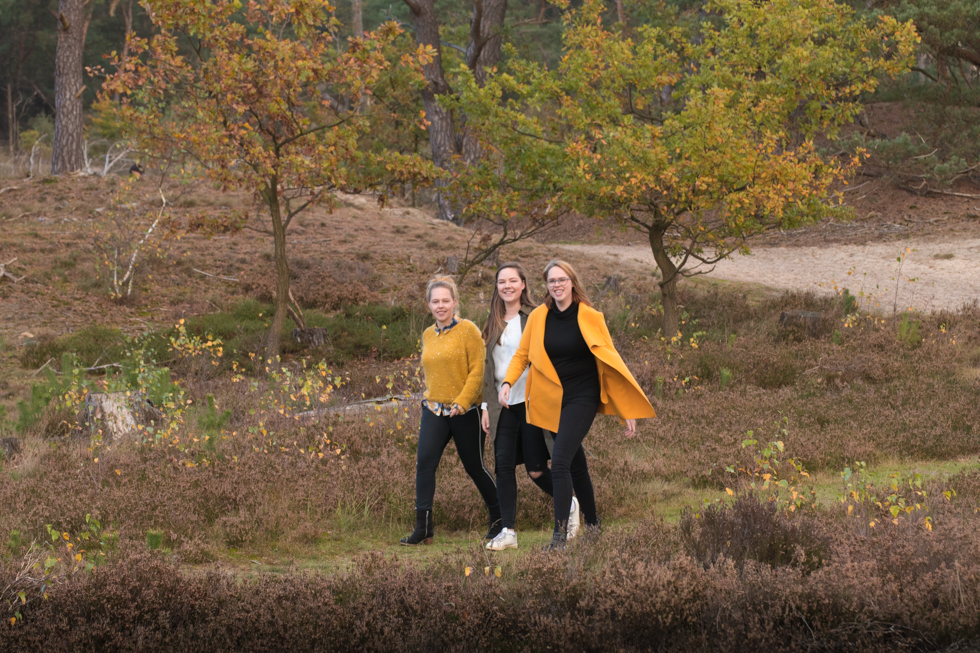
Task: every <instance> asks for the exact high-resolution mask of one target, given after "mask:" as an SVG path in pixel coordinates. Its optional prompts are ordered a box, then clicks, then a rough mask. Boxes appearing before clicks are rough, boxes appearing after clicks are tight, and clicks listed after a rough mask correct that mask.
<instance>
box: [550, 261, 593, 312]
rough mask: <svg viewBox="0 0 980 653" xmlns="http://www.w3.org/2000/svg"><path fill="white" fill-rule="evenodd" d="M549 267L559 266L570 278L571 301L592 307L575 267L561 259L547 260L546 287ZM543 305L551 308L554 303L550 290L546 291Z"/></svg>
mask: <svg viewBox="0 0 980 653" xmlns="http://www.w3.org/2000/svg"><path fill="white" fill-rule="evenodd" d="M551 268H561V269H562V270H564V271H565V274H567V275H568V278H569V279H571V280H572V301H573V302H577V303H579V304H585V305H586V306H588V307H589V308H591V307H592V302H591V301H589V296H588V295H586V294H585V287H584V286H583V285H582V282H581V281H580V280H579V278H578V274H577V273H576V272H575V268H573V267H572V266H571V264H570V263H566V262H565V261H562V260H561V259H557V258H553V259H551V260H550V261H549V262H548V265H546V266H544V275H543V276H544V287H545V289H547V288H548V273H549V272H551ZM544 303H545V306H547V307H548V308H551V307H552V306H554V305H555V298H554V297H552V296H551V291H550V290H549V291H548V295H547V297H545V298H544Z"/></svg>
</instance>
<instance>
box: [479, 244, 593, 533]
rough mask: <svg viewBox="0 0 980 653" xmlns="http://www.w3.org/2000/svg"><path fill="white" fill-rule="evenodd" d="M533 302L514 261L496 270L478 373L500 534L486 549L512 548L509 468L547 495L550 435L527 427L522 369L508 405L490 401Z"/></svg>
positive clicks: (573, 520) (572, 521)
mask: <svg viewBox="0 0 980 653" xmlns="http://www.w3.org/2000/svg"><path fill="white" fill-rule="evenodd" d="M535 306H536V304H534V303H533V302H532V301H531V298H530V296H529V294H528V289H527V276H526V275H525V273H524V268H523V267H521V265H520V263H505V264H503V265H501V266H500V267H499V268H497V277H496V285H495V287H494V290H493V297H491V299H490V316H489V317H488V318H487V323H486V326H484V327H483V340H484V343H485V344H486V350H487V354H486V364H485V365H484V368H483V369H484V374H483V396H484V398H487V399H489V401H488V402H484V404H483V416H482V422H483V430H484V431H486V432H487V433H488V434H489V435H490V437H491V438H492V441H493V450H494V459H495V462H496V466H495V469H494V472H495V474H496V477H497V496H498V498H499V500H500V513H501V518H502V522H503V530H502V531H501V532H500V534H499V535H498V536H497V537H495V538H494V539H492V540H491V541H490V542H488V543H487V548H488V549H490V550H492V551H501V550H503V549H511V548H517V532H516V530H515V522H516V520H517V476H516V474H515V469H516V467H517V465H520V464H522V463H523V465H524V469H525V470H526V471H527V475H528V476H529V477H530V479H531V480H532V481H533V482H534V484H535V485H537V486H538V487H539V488H541V490H542V491H543V492H545V493H546V494H548V495H549V496H553V488H552V483H551V470H550V469H548V459H549V458H550V457H551V454H550V449H551V446H552V443H553V442H554V440H553V439H552V438H551V434H550V433H548V432H547V431H544V430H542V429H541V428H539V427H537V426H533V425H531V424H528V422H527V411H526V410H525V406H524V385H525V382H526V380H527V370H525V372H524V374H523V375H522V376H521V378H520V379H519V380H518V381H517V383H515V384H514V386H513V387H512V388H511V391H510V397H511V400H510V403H509V406H508V407H507V408H503V407H502V406H501V405H500V404H499V402H497V400H496V397H497V395H498V394H499V392H500V385H501V383H503V380H504V375H505V374H506V373H507V368H508V367H510V361H511V359H512V358H513V357H514V353H515V352H516V351H517V348H518V347H519V346H520V344H521V334H522V333H523V331H524V325H525V324H526V323H527V316H528V315H529V314H530V313H531V310H533V309H534V308H535ZM568 521H569V537H571V536H572V534H573V533H574V531H575V530H576V529H577V526H578V504H577V502H575V500H574V499H573V501H572V508H571V511H570V513H569V520H568Z"/></svg>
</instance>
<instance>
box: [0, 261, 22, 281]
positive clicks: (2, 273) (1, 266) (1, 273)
mask: <svg viewBox="0 0 980 653" xmlns="http://www.w3.org/2000/svg"><path fill="white" fill-rule="evenodd" d="M16 260H17V258H16V257H14V258H12V259H10V260H9V261H7V262H6V263H0V279H3V278H4V277H7V278H8V279H10V280H11V281H13V282H14V283H17V282H18V281H21V280H23V278H24V277H15V276H14V275H12V274H11V273H9V272H7V266H8V265H10V264H11V263H13V262H14V261H16Z"/></svg>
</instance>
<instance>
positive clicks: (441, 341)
mask: <svg viewBox="0 0 980 653" xmlns="http://www.w3.org/2000/svg"><path fill="white" fill-rule="evenodd" d="M425 300H426V302H427V303H428V305H429V310H430V311H431V312H432V317H434V318H435V321H436V323H435V324H434V325H432V326H430V327H429V328H428V329H426V330H425V331H424V332H423V333H422V369H423V370H424V372H425V394H424V397H425V398H424V399H423V401H422V423H421V425H420V427H419V448H418V461H417V463H416V467H415V530H414V531H413V532H412V534H411V535H409V536H408V537H403V538H402V541H401V543H402V544H403V545H406V546H410V545H416V544H432V536H433V526H432V501H433V497H434V496H435V493H436V469H437V468H438V467H439V461H440V460H441V459H442V452H443V450H444V449H445V448H446V445H447V444H449V440H450V438H451V439H453V440H454V441H455V442H456V452H457V453H458V454H459V459H460V460H461V461H462V463H463V468H464V469H465V470H466V473H467V474H469V476H470V478H472V479H473V482H474V483H475V484H476V488H477V489H478V490H479V491H480V494H481V495H482V496H483V501H484V503H486V505H487V510H488V511H489V512H490V532H489V533H487V535H486V537H487V538H488V539H492V538H494V537H496V536H497V534H499V533H500V530H501V528H502V526H501V521H500V504H499V503H498V501H497V486H496V485H495V484H494V481H493V476H492V475H491V474H490V472H489V471H487V468H486V466H485V465H484V464H483V442H484V434H483V429H482V428H481V427H480V410H479V405H480V398H481V396H482V394H483V366H484V355H485V353H486V352H485V349H484V345H483V336H482V335H481V334H480V329H478V328H477V326H476V325H475V324H473V323H472V322H470V321H469V320H462V319H460V318H459V316H458V315H457V313H456V309H457V307H458V305H459V292H458V291H457V290H456V284H455V283H454V282H453V280H452V279H450V278H448V277H435V278H433V279H432V280H431V281H429V285H428V287H427V288H426V291H425Z"/></svg>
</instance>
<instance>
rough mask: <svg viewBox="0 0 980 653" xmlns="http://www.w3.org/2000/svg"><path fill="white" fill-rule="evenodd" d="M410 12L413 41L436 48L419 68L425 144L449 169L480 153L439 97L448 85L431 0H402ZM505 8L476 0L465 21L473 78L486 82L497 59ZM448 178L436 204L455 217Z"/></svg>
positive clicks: (498, 1) (497, 0) (495, 0)
mask: <svg viewBox="0 0 980 653" xmlns="http://www.w3.org/2000/svg"><path fill="white" fill-rule="evenodd" d="M405 4H406V5H408V8H409V9H410V10H411V12H412V19H413V22H414V23H415V40H416V42H417V43H418V44H419V45H428V46H430V47H432V49H433V50H435V53H436V54H435V57H433V59H432V62H431V63H429V64H428V65H426V66H423V68H422V73H423V75H424V76H425V81H426V84H425V86H423V87H422V104H423V105H424V106H425V117H426V119H427V120H428V121H429V129H428V132H429V147H430V149H431V150H432V162H433V163H435V164H436V166H438V167H439V168H440V169H442V170H447V171H451V170H452V169H453V167H454V165H455V161H456V157H458V156H461V157H462V159H463V161H464V162H465V163H472V162H474V161H476V160H478V159H479V158H480V156H481V152H480V147H479V144H478V143H477V142H476V139H472V138H468V137H467V136H466V129H465V118H462V119H461V120H460V125H459V128H458V129H457V125H456V124H455V122H454V118H453V115H452V113H451V112H450V111H448V110H446V109H445V108H444V107H443V106H442V104H441V103H440V102H439V98H440V97H441V96H443V95H450V94H452V92H453V90H452V88H451V87H450V86H449V82H448V81H447V80H446V74H445V71H444V70H443V67H442V47H441V44H440V41H439V18H438V15H437V14H436V9H435V0H405ZM506 13H507V0H476V2H475V3H474V9H473V18H472V20H471V22H470V42H469V45H468V46H467V48H466V64H467V66H468V67H469V68H470V70H472V71H473V74H474V75H475V76H476V80H477V83H479V84H480V85H482V84H483V83H485V81H486V75H487V71H488V70H489V69H490V68H492V67H493V66H495V65H496V64H497V61H498V60H499V59H500V48H501V42H502V36H501V32H502V29H503V24H504V16H505V15H506ZM446 186H447V182H446V181H445V180H439V181H437V182H436V189H437V192H436V199H437V201H438V203H439V217H440V218H441V219H443V220H451V221H453V222H455V221H457V220H458V219H459V209H458V208H457V207H454V206H453V205H452V203H451V202H450V200H449V198H448V197H446V194H445V193H444V192H443V189H444V188H446Z"/></svg>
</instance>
